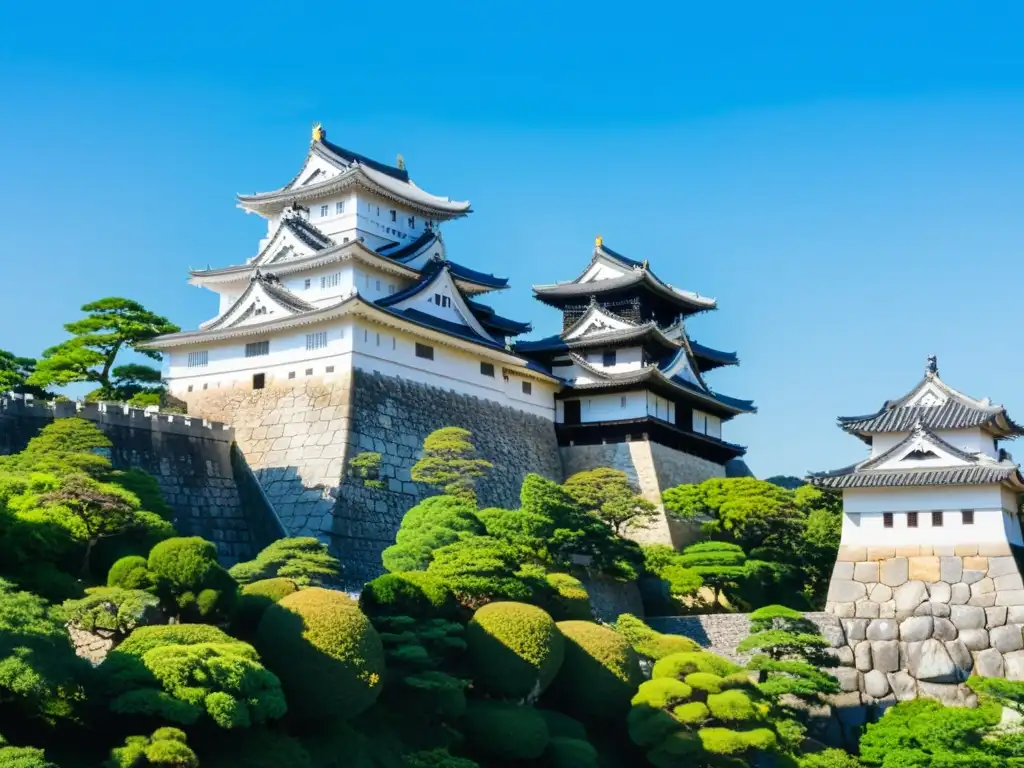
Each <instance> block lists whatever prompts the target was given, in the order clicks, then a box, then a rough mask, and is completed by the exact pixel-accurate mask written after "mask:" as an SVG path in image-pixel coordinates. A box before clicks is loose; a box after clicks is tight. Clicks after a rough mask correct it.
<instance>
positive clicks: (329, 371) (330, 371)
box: [327, 365, 334, 373]
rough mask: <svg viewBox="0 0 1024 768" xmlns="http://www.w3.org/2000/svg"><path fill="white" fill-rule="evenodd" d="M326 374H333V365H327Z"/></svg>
mask: <svg viewBox="0 0 1024 768" xmlns="http://www.w3.org/2000/svg"><path fill="white" fill-rule="evenodd" d="M327 372H328V373H334V366H333V365H328V366H327Z"/></svg>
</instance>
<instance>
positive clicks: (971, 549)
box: [953, 544, 978, 568]
mask: <svg viewBox="0 0 1024 768" xmlns="http://www.w3.org/2000/svg"><path fill="white" fill-rule="evenodd" d="M953 554H954V555H957V556H959V557H971V556H973V555H977V554H978V545H977V544H955V545H953ZM966 567H967V566H966V565H965V566H964V568H966Z"/></svg>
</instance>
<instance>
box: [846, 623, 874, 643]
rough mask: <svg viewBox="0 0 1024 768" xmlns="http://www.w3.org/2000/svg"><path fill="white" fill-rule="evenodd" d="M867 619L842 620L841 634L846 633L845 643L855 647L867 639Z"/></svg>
mask: <svg viewBox="0 0 1024 768" xmlns="http://www.w3.org/2000/svg"><path fill="white" fill-rule="evenodd" d="M869 623H870V620H869V619H843V632H845V633H846V642H847V643H849V644H850V645H856V644H857V643H859V642H860V641H861V640H864V639H866V638H867V631H868V624H869Z"/></svg>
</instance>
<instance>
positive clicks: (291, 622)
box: [256, 587, 384, 720]
mask: <svg viewBox="0 0 1024 768" xmlns="http://www.w3.org/2000/svg"><path fill="white" fill-rule="evenodd" d="M256 637H257V647H259V648H260V650H261V651H262V653H263V656H264V658H265V659H266V662H267V664H268V666H269V667H270V668H271V669H273V670H274V671H275V672H276V673H277V674H278V676H279V677H280V678H281V682H282V683H283V685H284V689H285V692H286V693H287V695H288V700H289V701H290V702H291V704H292V708H293V710H296V711H297V712H298V713H299V714H301V715H302V716H304V717H307V718H309V719H313V720H317V719H323V718H325V717H333V718H341V719H345V718H349V717H353V716H354V715H357V714H359V713H360V712H362V711H363V710H365V709H367V708H368V707H369V706H370V705H371V704H373V702H374V701H376V699H377V697H378V696H379V695H380V691H381V683H382V681H381V676H382V674H383V672H384V647H383V645H382V643H381V639H380V636H379V635H378V634H377V631H376V630H375V629H374V628H373V626H372V625H371V624H370V622H369V620H368V619H367V618H366V616H364V615H363V613H362V612H361V611H360V610H359V607H358V606H357V605H356V603H355V602H354V601H352V600H351V599H350V598H349V597H347V596H346V595H344V594H343V593H341V592H332V591H329V590H326V589H322V588H320V587H312V588H310V589H304V590H302V591H300V592H295V593H294V594H291V595H288V596H287V597H285V598H284V599H282V600H281V601H279V602H278V603H276V604H274V605H272V606H270V607H269V608H268V609H267V610H266V612H265V613H264V614H263V619H262V620H261V621H260V625H259V629H258V631H257V636H256Z"/></svg>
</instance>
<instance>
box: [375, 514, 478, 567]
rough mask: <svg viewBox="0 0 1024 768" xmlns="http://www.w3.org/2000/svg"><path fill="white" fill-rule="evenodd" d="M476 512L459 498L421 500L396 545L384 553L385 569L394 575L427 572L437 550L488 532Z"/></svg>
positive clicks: (403, 520) (400, 528)
mask: <svg viewBox="0 0 1024 768" xmlns="http://www.w3.org/2000/svg"><path fill="white" fill-rule="evenodd" d="M475 511H476V510H475V508H474V506H473V505H472V504H471V503H470V502H468V501H466V500H465V499H461V498H456V497H455V496H434V497H432V498H429V499H426V500H424V501H421V502H420V503H419V504H417V505H416V506H414V507H413V508H412V509H410V510H409V511H408V512H406V513H405V516H404V517H403V518H402V524H401V526H399V529H398V533H397V534H396V536H395V544H393V545H392V546H390V547H388V548H387V549H385V550H384V552H383V554H382V556H381V559H382V561H383V563H384V568H385V569H387V570H388V571H390V572H391V573H402V572H405V571H424V570H426V569H427V567H428V566H429V565H430V561H431V560H432V559H433V552H434V550H436V549H439V548H440V547H443V546H445V545H447V544H452V543H454V542H456V541H461V540H463V539H466V538H469V537H471V536H475V535H479V534H482V533H483V532H484V527H483V525H482V524H481V523H480V521H479V520H478V519H477V517H476V514H475Z"/></svg>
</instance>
